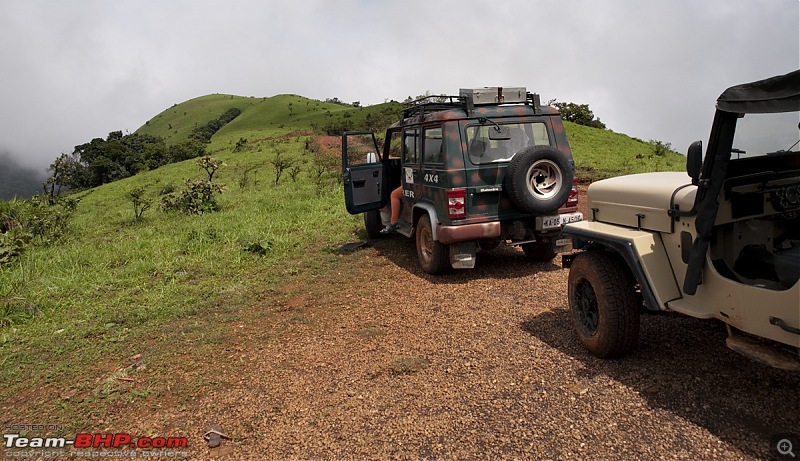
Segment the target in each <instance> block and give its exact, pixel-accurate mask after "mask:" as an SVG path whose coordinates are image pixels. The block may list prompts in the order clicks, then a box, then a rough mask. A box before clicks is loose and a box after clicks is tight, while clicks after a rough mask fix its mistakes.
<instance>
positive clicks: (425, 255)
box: [416, 214, 450, 275]
mask: <svg viewBox="0 0 800 461" xmlns="http://www.w3.org/2000/svg"><path fill="white" fill-rule="evenodd" d="M416 240H417V257H418V258H419V265H420V266H421V267H422V270H423V271H425V272H426V273H428V274H431V275H436V274H441V273H444V272H446V271H447V270H449V269H450V246H449V245H445V244H443V243H440V242H438V241H436V240H434V239H433V226H432V225H431V218H430V216H428V215H427V214H423V215H422V216H420V218H419V220H418V221H417V230H416Z"/></svg>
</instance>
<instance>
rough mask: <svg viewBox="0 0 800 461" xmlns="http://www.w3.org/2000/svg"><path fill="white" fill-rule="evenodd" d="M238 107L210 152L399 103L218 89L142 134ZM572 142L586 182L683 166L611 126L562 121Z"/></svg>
mask: <svg viewBox="0 0 800 461" xmlns="http://www.w3.org/2000/svg"><path fill="white" fill-rule="evenodd" d="M233 107H236V108H238V109H240V110H241V111H242V113H241V115H239V117H237V118H236V119H234V120H233V121H232V122H231V123H229V124H227V125H225V126H224V127H223V128H222V129H221V130H220V131H219V132H217V134H215V135H214V137H213V138H212V140H211V144H210V146H209V152H212V153H214V152H224V151H227V150H230V149H232V148H233V147H234V146H235V144H236V142H237V141H239V139H242V138H244V139H247V140H248V141H250V142H256V141H258V140H262V139H267V138H274V137H279V136H286V135H292V134H293V135H298V134H306V133H309V134H310V133H311V132H312V131H314V128H315V127H316V128H317V130H319V129H320V128H322V127H325V126H326V125H329V124H332V123H346V122H348V121H350V122H352V123H358V122H363V121H364V120H365V118H366V117H367V116H368V115H372V116H380V115H381V114H384V117H383V119H384V120H386V122H387V123H389V122H394V121H396V119H397V118H396V117H394V118H393V117H391V116H386V115H385V114H387V113H397V112H399V108H400V107H401V106H400V105H399V104H398V103H386V104H379V105H375V106H368V107H352V106H349V105H342V104H335V103H329V102H322V101H317V100H312V99H308V98H304V97H302V96H297V95H278V96H273V97H271V98H252V97H250V98H247V97H242V96H232V95H222V94H214V95H208V96H202V97H199V98H195V99H191V100H189V101H186V102H183V103H181V104H176V105H174V106H173V107H171V108H169V109H167V110H165V111H163V112H161V113H160V114H158V115H156V116H155V117H153V118H152V119H151V120H149V121H148V122H147V123H145V125H144V126H142V127H141V128H139V129H138V130H137V132H138V133H144V134H151V135H155V136H160V137H163V138H164V139H166V140H167V143H168V144H174V143H178V142H181V141H184V140H186V139H187V138H188V137H189V133H190V132H191V130H192V129H193V128H195V127H197V126H201V125H205V124H206V123H208V121H210V120H213V119H215V118H217V117H219V116H220V115H221V114H222V113H224V112H225V111H226V110H228V109H230V108H233ZM564 125H565V127H566V130H567V138H568V139H569V142H570V146H571V147H572V151H573V155H574V158H575V164H576V166H577V168H578V177H579V178H580V180H581V181H583V182H591V181H594V180H597V179H602V178H607V177H611V176H616V175H620V174H630V173H643V172H647V171H671V170H682V169H683V168H684V164H685V157H683V156H682V155H679V154H677V153H674V152H666V153H663V154H662V155H658V154H657V153H656V150H655V147H654V145H653V144H651V143H647V142H643V141H641V140H638V139H635V138H631V137H629V136H627V135H624V134H620V133H615V132H613V131H609V130H600V129H597V128H591V127H586V126H583V125H578V124H575V123H570V122H564Z"/></svg>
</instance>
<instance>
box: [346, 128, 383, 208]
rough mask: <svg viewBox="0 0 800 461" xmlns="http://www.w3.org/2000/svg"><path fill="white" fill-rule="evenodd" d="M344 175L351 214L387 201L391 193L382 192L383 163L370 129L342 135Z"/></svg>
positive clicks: (376, 206) (378, 206) (377, 206)
mask: <svg viewBox="0 0 800 461" xmlns="http://www.w3.org/2000/svg"><path fill="white" fill-rule="evenodd" d="M342 178H343V181H344V202H345V206H346V208H347V212H348V213H350V214H358V213H364V212H365V211H370V210H377V209H378V208H381V207H382V206H383V205H384V204H385V202H384V200H385V197H388V194H386V193H384V191H383V182H384V179H383V162H382V158H381V153H380V150H379V149H378V143H377V142H376V141H375V134H374V133H372V132H371V131H351V132H346V133H344V134H343V135H342Z"/></svg>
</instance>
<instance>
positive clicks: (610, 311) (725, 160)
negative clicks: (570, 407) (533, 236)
mask: <svg viewBox="0 0 800 461" xmlns="http://www.w3.org/2000/svg"><path fill="white" fill-rule="evenodd" d="M799 116H800V70H798V71H795V72H792V73H789V74H786V75H781V76H777V77H773V78H770V79H766V80H761V81H757V82H753V83H748V84H744V85H738V86H734V87H731V88H729V89H727V90H726V91H725V92H723V93H722V95H720V97H719V98H718V99H717V110H716V115H715V117H714V122H713V124H712V127H711V136H710V137H709V142H708V149H707V150H706V153H705V159H703V152H702V143H701V142H700V141H697V142H695V143H693V144H692V145H691V146H690V147H689V152H688V157H687V173H688V174H687V173H644V174H638V175H629V176H621V177H617V178H611V179H607V180H604V181H598V182H596V183H594V184H592V185H591V186H589V190H588V200H589V204H588V205H589V209H590V210H591V216H590V220H589V221H584V222H581V223H575V224H569V225H567V226H566V227H565V229H564V232H565V233H566V234H568V235H570V236H572V237H573V240H574V243H575V246H576V247H577V248H582V249H584V250H585V251H584V252H582V253H579V254H578V255H577V257H575V259H574V260H573V261H572V262H571V267H570V273H569V304H570V310H571V315H572V320H573V324H574V328H575V332H576V334H577V335H578V337H579V338H580V340H581V342H582V343H583V344H584V345H585V346H586V347H587V348H588V349H589V350H590V351H591V352H592V353H594V354H595V355H598V356H600V357H613V356H619V355H623V354H626V353H628V352H629V351H631V350H632V349H633V348H634V346H635V345H636V342H637V338H638V334H639V312H640V309H644V311H650V312H660V311H674V312H679V313H682V314H686V315H690V316H692V317H697V318H703V319H718V320H720V321H722V322H724V323H725V324H727V326H728V333H729V336H728V339H727V341H726V343H727V345H728V347H730V348H731V349H733V350H735V351H737V352H740V353H742V354H745V355H747V356H749V357H752V358H755V359H757V360H759V361H762V362H765V363H767V364H770V365H773V366H776V367H780V368H786V369H800V355H799V352H800V283H799V282H798V280H800V151H798V148H797V146H798V143H800V141H798V131H797V129H798V121H800V117H799ZM564 262H565V263H568V262H569V258H565V261H564ZM565 265H567V264H565Z"/></svg>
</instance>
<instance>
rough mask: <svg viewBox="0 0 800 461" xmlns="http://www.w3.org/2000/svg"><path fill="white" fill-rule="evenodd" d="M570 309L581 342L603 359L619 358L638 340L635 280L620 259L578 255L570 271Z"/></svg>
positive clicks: (604, 254) (603, 254)
mask: <svg viewBox="0 0 800 461" xmlns="http://www.w3.org/2000/svg"><path fill="white" fill-rule="evenodd" d="M568 285H569V307H570V315H571V318H572V324H573V327H574V328H575V332H576V333H577V335H578V339H580V341H581V343H583V345H584V346H585V347H586V348H587V349H588V350H589V352H591V353H592V354H594V355H596V356H597V357H600V358H612V357H620V356H623V355H625V354H627V353H629V352H630V351H631V350H633V348H634V347H636V343H637V342H638V340H639V310H638V307H637V305H636V297H635V293H634V280H633V276H632V275H631V273H630V271H629V270H628V268H627V267H626V265H625V262H624V261H622V260H621V259H620V258H619V257H617V256H615V255H613V254H610V253H607V252H604V251H587V252H585V253H581V254H579V255H578V256H577V257H576V258H575V260H574V261H573V262H572V266H571V267H570V270H569V282H568Z"/></svg>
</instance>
